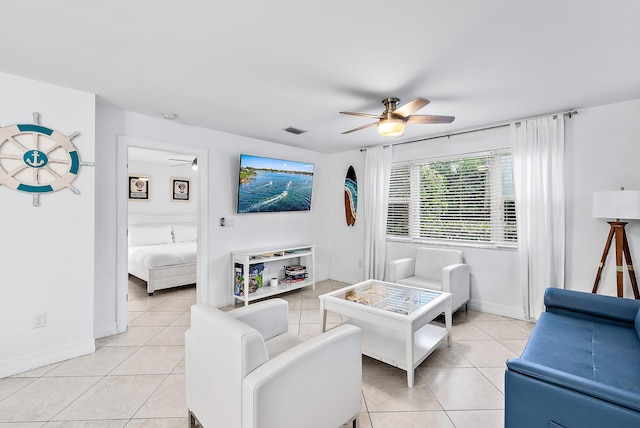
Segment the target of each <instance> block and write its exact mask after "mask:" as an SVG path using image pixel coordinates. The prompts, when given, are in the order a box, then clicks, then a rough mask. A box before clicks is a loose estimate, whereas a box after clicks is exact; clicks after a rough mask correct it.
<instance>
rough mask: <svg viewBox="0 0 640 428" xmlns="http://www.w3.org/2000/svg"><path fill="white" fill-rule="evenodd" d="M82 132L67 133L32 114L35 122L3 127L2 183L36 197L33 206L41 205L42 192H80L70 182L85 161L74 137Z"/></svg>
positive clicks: (0, 132)
mask: <svg viewBox="0 0 640 428" xmlns="http://www.w3.org/2000/svg"><path fill="white" fill-rule="evenodd" d="M78 135H80V133H79V132H74V133H72V134H71V135H69V136H67V135H65V134H63V133H61V132H59V131H56V130H54V129H51V128H47V127H44V126H42V125H40V115H39V114H38V113H37V112H34V113H33V124H30V123H29V124H18V125H9V126H4V127H1V128H0V185H4V186H6V187H8V188H10V189H13V190H17V191H20V192H25V193H29V194H31V195H32V197H33V206H34V207H37V206H40V195H41V194H43V193H51V192H57V191H58V190H61V189H65V188H67V189H70V190H71V191H72V192H73V193H75V194H76V195H77V194H80V191H79V190H78V189H76V188H75V187H73V186H72V185H71V183H72V182H73V181H74V180H75V179H76V176H77V175H78V171H79V169H80V166H93V165H94V164H93V162H82V161H80V156H79V155H78V151H77V150H76V148H75V146H74V145H73V143H72V142H71V140H72V139H73V138H75V137H77V136H78Z"/></svg>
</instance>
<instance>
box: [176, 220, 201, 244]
mask: <svg viewBox="0 0 640 428" xmlns="http://www.w3.org/2000/svg"><path fill="white" fill-rule="evenodd" d="M197 240H198V228H197V227H196V226H195V225H191V224H176V225H174V226H173V242H194V241H197Z"/></svg>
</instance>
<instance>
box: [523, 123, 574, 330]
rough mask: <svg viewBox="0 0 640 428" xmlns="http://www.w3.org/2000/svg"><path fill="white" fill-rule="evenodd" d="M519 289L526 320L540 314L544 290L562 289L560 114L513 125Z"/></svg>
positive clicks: (562, 240) (562, 206) (562, 177)
mask: <svg viewBox="0 0 640 428" xmlns="http://www.w3.org/2000/svg"><path fill="white" fill-rule="evenodd" d="M511 136H512V143H513V184H514V193H515V200H516V217H517V219H518V252H519V259H520V285H521V287H522V293H523V309H524V315H525V317H526V318H535V319H537V318H538V317H539V316H540V313H541V312H542V311H544V290H545V289H546V288H547V287H556V288H564V263H565V196H564V118H563V115H562V114H558V115H557V116H555V117H554V116H549V117H545V118H540V119H531V120H526V121H522V122H521V123H519V124H517V123H514V124H511Z"/></svg>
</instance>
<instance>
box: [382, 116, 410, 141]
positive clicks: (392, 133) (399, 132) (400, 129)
mask: <svg viewBox="0 0 640 428" xmlns="http://www.w3.org/2000/svg"><path fill="white" fill-rule="evenodd" d="M404 125H405V123H404V120H402V119H398V118H395V117H391V118H383V119H380V120H379V121H378V134H380V135H382V136H384V137H402V136H403V135H404Z"/></svg>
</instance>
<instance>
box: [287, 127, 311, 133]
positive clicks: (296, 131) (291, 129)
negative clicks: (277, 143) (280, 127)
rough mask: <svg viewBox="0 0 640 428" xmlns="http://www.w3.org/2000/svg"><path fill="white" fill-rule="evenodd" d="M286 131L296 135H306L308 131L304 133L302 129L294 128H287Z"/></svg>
mask: <svg viewBox="0 0 640 428" xmlns="http://www.w3.org/2000/svg"><path fill="white" fill-rule="evenodd" d="M284 130H285V131H287V132H291V133H292V134H296V135H300V134H304V133H305V132H307V131H303V130H302V129H298V128H294V127H293V126H290V127H288V128H285V129H284Z"/></svg>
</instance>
